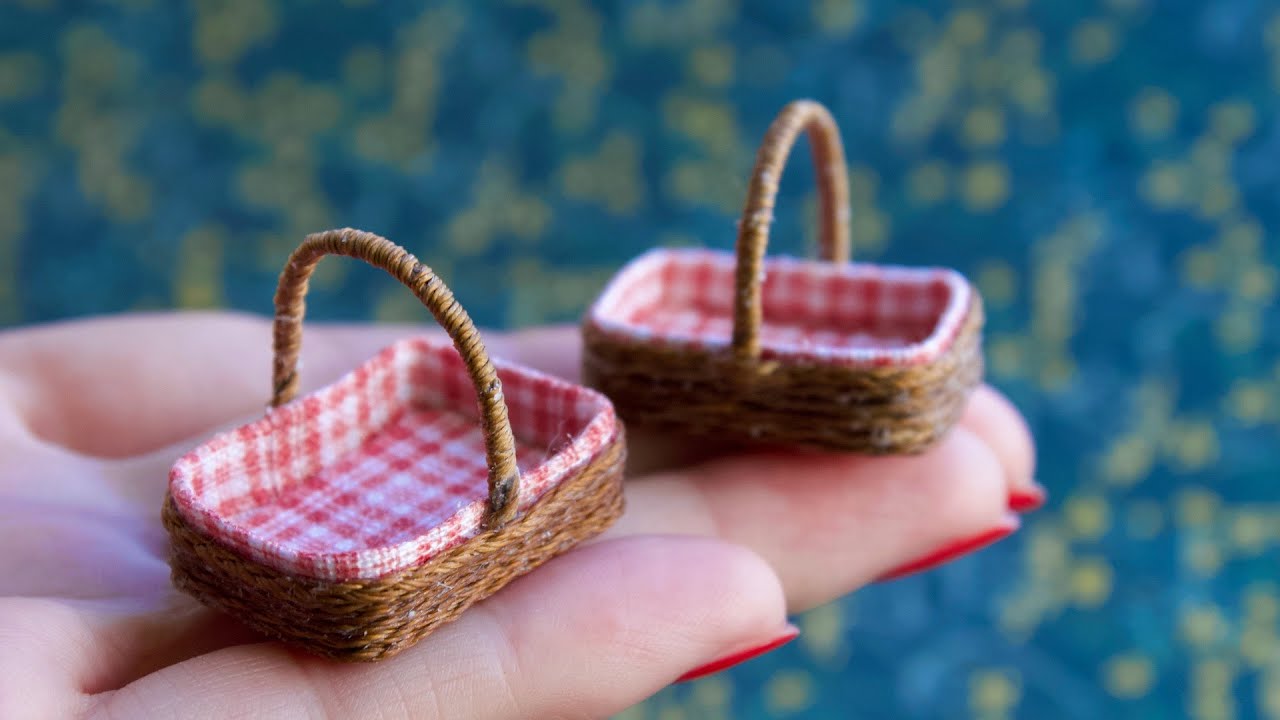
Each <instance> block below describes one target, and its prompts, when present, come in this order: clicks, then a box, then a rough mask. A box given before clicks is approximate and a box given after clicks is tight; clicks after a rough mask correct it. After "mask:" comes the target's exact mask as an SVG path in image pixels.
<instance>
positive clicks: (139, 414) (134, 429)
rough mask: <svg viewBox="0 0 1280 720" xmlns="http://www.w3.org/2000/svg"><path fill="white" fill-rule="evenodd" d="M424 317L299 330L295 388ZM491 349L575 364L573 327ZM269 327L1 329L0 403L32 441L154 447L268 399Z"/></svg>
mask: <svg viewBox="0 0 1280 720" xmlns="http://www.w3.org/2000/svg"><path fill="white" fill-rule="evenodd" d="M415 335H416V336H421V335H440V336H443V333H442V332H441V331H440V330H438V329H437V328H435V327H434V326H431V325H365V326H361V327H359V328H355V327H352V326H325V325H318V326H314V327H313V326H308V328H307V330H306V334H305V337H304V338H303V349H302V360H301V363H302V365H303V369H302V383H303V391H304V392H305V391H307V390H308V389H312V388H316V387H319V386H321V385H324V384H327V383H329V382H331V381H333V380H334V379H336V378H337V377H339V376H341V375H342V374H343V373H345V372H347V371H349V370H351V369H352V368H354V367H355V366H357V365H358V364H359V363H361V362H363V361H364V360H367V359H368V358H370V357H371V356H373V355H374V354H375V353H377V352H378V351H379V350H381V349H382V348H383V347H386V346H387V345H389V344H391V343H393V342H395V341H396V340H399V339H402V338H404V337H408V336H415ZM484 337H485V343H486V345H487V346H488V349H489V352H490V353H491V354H493V355H494V356H496V357H504V358H507V359H510V360H513V361H515V362H519V363H521V364H524V365H529V366H532V367H536V368H538V369H541V370H543V371H545V372H549V373H552V374H562V375H568V376H570V377H572V376H573V375H575V374H576V372H577V362H578V349H577V345H576V343H577V340H576V333H574V332H572V329H571V328H567V327H565V328H552V329H538V330H529V331H525V332H519V333H511V334H506V333H498V332H486V333H484ZM270 373H271V326H270V323H269V322H267V321H266V320H265V319H264V318H260V317H256V316H252V315H241V314H230V313H165V314H149V315H130V316H121V317H115V318H108V319H98V320H79V321H72V322H66V323H59V324H55V325H49V326H43V327H38V328H28V329H19V330H13V331H9V332H7V333H4V334H0V380H2V379H3V378H5V377H7V378H8V382H0V400H7V401H8V402H9V403H10V404H12V405H13V406H14V407H16V408H17V414H18V417H19V418H20V419H21V420H22V422H23V423H24V424H25V426H26V427H27V428H28V429H29V430H30V432H32V433H33V434H35V435H36V436H37V437H40V438H41V439H43V440H45V441H47V442H51V443H55V444H57V445H60V446H62V447H66V448H68V449H71V450H74V451H76V452H80V453H84V454H87V455H94V456H99V457H124V456H129V455H136V454H141V453H144V452H147V451H150V450H155V449H158V448H161V447H164V446H167V445H170V444H172V443H175V442H177V441H179V440H182V439H184V438H188V437H191V436H193V435H196V434H198V433H201V432H203V431H205V430H207V429H208V428H210V427H212V426H214V425H218V424H220V423H223V422H225V421H227V420H228V419H229V418H234V417H241V416H245V415H248V414H251V413H254V412H257V411H260V410H261V409H262V408H264V407H265V406H266V402H267V398H268V397H269V395H270V377H271V375H270Z"/></svg>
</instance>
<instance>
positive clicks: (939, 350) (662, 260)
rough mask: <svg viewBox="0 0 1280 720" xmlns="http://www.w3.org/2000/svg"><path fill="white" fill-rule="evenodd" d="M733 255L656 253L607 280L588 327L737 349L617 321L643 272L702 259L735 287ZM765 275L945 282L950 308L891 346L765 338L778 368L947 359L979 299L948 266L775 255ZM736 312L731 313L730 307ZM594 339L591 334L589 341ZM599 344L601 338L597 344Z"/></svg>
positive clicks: (673, 345) (688, 346)
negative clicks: (912, 337) (924, 331)
mask: <svg viewBox="0 0 1280 720" xmlns="http://www.w3.org/2000/svg"><path fill="white" fill-rule="evenodd" d="M736 261H737V258H736V255H735V254H734V253H733V252H726V251H722V250H716V249H711V248H655V249H652V250H648V251H646V252H644V253H642V254H640V255H638V256H636V257H635V258H633V259H632V260H631V261H629V262H628V263H627V264H626V265H624V266H623V267H622V268H621V269H620V270H619V271H618V272H617V273H616V274H614V276H613V277H612V278H611V279H610V280H609V282H608V284H607V285H606V286H605V288H604V290H603V291H602V292H601V293H600V294H599V296H597V298H596V300H595V301H594V302H593V303H592V305H591V307H590V308H589V309H588V310H587V313H586V314H585V316H584V319H583V322H584V324H585V325H587V326H588V327H590V328H591V329H593V330H595V331H597V332H598V333H599V334H601V335H603V336H604V337H605V338H607V339H608V340H609V341H612V342H616V343H622V344H635V345H659V346H662V347H665V348H668V349H672V350H685V351H691V352H713V353H716V352H725V353H729V352H731V351H732V337H731V335H725V336H724V337H715V338H708V337H704V338H692V337H687V336H679V335H666V334H662V333H655V332H653V330H652V329H651V328H647V327H645V326H643V325H640V324H637V323H633V322H628V321H624V320H620V319H619V318H618V316H617V314H616V309H617V308H620V307H622V306H623V305H625V303H623V302H622V299H621V296H622V294H623V292H624V291H625V290H626V288H627V283H628V281H630V280H633V279H634V278H635V277H637V276H640V275H641V274H642V273H649V272H653V271H654V270H657V269H660V268H661V267H662V266H663V265H664V264H670V263H677V262H701V263H707V264H711V265H714V266H716V268H717V271H722V272H725V273H726V276H727V277H728V278H729V281H730V282H732V279H733V273H734V270H735V267H736ZM764 266H765V270H766V271H768V270H769V269H774V268H779V269H785V270H787V271H790V272H799V273H804V274H808V275H812V276H813V277H814V278H815V279H828V278H833V277H834V278H842V279H847V280H849V281H850V282H858V281H867V280H879V281H881V282H884V283H886V284H890V285H892V284H898V283H913V284H914V283H920V282H923V281H942V282H943V283H945V284H946V285H947V287H948V289H949V290H950V294H949V297H948V300H947V304H946V306H945V308H944V309H943V310H942V312H940V313H939V314H938V319H937V320H936V321H935V322H934V324H933V327H932V329H931V330H930V332H929V335H928V336H927V337H925V339H924V340H921V341H917V342H913V343H908V344H906V345H903V346H901V347H894V348H830V347H828V348H823V347H811V346H800V345H795V344H780V343H770V342H765V341H763V340H762V342H761V353H760V357H761V360H768V361H770V362H778V363H781V364H805V365H809V364H815V363H817V364H826V365H836V366H843V367H849V368H853V369H857V368H886V367H887V368H893V367H902V368H909V367H915V366H920V365H927V364H929V363H932V362H935V361H937V360H938V359H939V358H940V357H942V356H943V355H945V354H946V353H947V352H948V351H949V350H950V349H951V347H952V346H953V345H954V344H955V341H956V339H957V337H958V336H959V335H960V332H961V330H962V328H963V326H964V323H965V318H966V317H967V316H968V314H969V311H970V309H971V307H972V306H973V304H974V303H975V302H976V301H977V291H976V289H975V288H973V286H972V285H971V284H970V282H969V281H968V280H967V279H966V278H965V277H964V275H962V274H961V273H959V272H957V271H955V270H953V269H951V268H946V267H934V266H906V265H897V264H880V263H864V262H849V263H831V262H826V261H821V260H809V259H805V258H798V257H793V256H789V255H770V256H767V257H766V258H765V260H764ZM729 311H730V312H732V309H731V308H730V310H729ZM588 338H589V339H590V335H589V336H588ZM596 342H599V340H596Z"/></svg>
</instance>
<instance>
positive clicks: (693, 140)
mask: <svg viewBox="0 0 1280 720" xmlns="http://www.w3.org/2000/svg"><path fill="white" fill-rule="evenodd" d="M1278 90H1280V4H1277V3H1274V2H1261V1H1257V0H1222V1H1220V2H1193V1H1190V0H1159V2H1157V0H1076V1H1073V0H1061V1H1059V2H1049V1H1047V0H1042V1H1037V0H998V1H997V0H990V1H989V2H964V1H953V0H936V1H932V2H910V3H908V2H889V1H888V0H861V1H854V2H837V1H835V0H814V1H812V2H810V1H808V0H805V1H804V2H772V3H771V2H760V1H748V0H741V1H736V0H638V1H632V2H608V3H598V4H593V3H588V2H586V1H585V0H508V1H506V2H500V3H498V2H495V3H465V2H460V1H459V2H437V3H431V4H424V3H415V2H402V1H395V2H381V3H378V2H371V1H359V2H357V1H356V0H346V1H345V2H341V3H339V2H317V1H307V0H279V1H276V2H268V1H266V0H196V1H195V2H191V3H176V2H166V1H164V0H116V1H114V2H108V1H106V0H99V1H97V2H76V1H72V0H5V1H4V2H3V4H0V325H15V324H19V323H34V322H41V321H49V320H56V319H60V318H67V317H73V316H80V315H85V314H91V313H103V312H120V311H129V310H138V309H152V308H176V307H182V308H197V307H230V308H236V309H241V310H248V311H254V312H260V313H268V312H269V311H270V298H271V293H272V289H273V284H274V280H275V276H276V273H277V272H278V270H279V268H280V266H281V264H282V263H283V261H284V259H285V256H286V254H287V253H288V251H289V250H290V249H291V248H292V247H293V246H294V244H296V243H297V242H298V241H299V240H300V239H301V237H302V236H303V235H304V234H305V233H307V232H311V231H315V230H321V229H325V228H329V227H332V226H341V225H351V226H356V227H361V228H364V229H368V230H372V231H376V232H378V233H382V234H385V235H387V236H388V237H390V238H392V239H393V240H395V241H397V242H399V243H401V244H403V245H406V246H408V247H409V248H410V249H411V250H413V251H414V252H415V253H417V254H418V255H419V256H420V257H422V258H423V259H424V260H425V261H426V262H428V263H429V264H431V265H433V266H435V267H436V269H437V270H438V271H439V272H440V273H441V274H442V275H443V276H444V277H445V278H446V280H447V281H448V282H449V284H450V285H451V286H452V287H453V288H454V289H455V290H456V291H457V294H458V295H459V296H460V298H461V300H462V301H463V303H464V304H465V305H466V306H467V307H468V308H469V309H470V310H471V312H472V314H473V315H474V316H475V317H476V318H477V320H479V321H480V322H481V323H483V324H485V325H488V326H522V325H528V324H532V323H541V322H548V321H560V320H572V319H575V318H577V317H578V315H579V314H580V313H581V312H582V311H583V309H584V308H585V306H586V304H587V303H588V302H589V301H590V299H591V298H592V297H594V295H595V294H596V292H597V291H598V290H599V289H600V287H601V286H602V284H603V283H604V281H605V280H606V279H607V278H608V277H609V276H610V275H611V274H612V273H613V272H614V271H615V270H616V269H617V268H618V267H619V266H620V265H621V264H622V263H623V262H624V261H626V260H627V259H629V258H631V257H633V256H634V255H636V254H638V253H640V252H642V251H643V250H645V249H647V248H649V247H651V246H653V245H655V244H669V245H687V244H704V245H710V246H714V247H717V248H722V249H728V248H730V247H731V245H732V242H733V238H734V221H735V219H736V217H735V216H736V213H737V212H738V210H739V207H740V204H741V202H742V199H743V195H744V192H745V189H746V177H747V173H748V171H749V169H750V165H751V160H752V155H753V152H754V150H755V144H756V143H757V142H758V140H759V138H760V136H761V135H762V134H763V132H764V129H765V127H766V126H767V124H768V123H769V121H770V119H771V118H772V116H773V114H774V113H775V112H776V111H777V110H778V109H780V108H781V107H782V105H783V104H784V103H786V102H787V101H789V100H791V99H794V98H797V97H806V96H807V97H813V98H816V99H818V100H820V101H822V102H824V103H826V104H827V105H828V106H829V107H830V108H831V109H832V111H833V112H834V114H835V115H836V117H837V119H838V121H839V122H840V124H841V129H842V132H843V137H844V141H845V144H846V149H847V152H848V155H849V158H850V163H851V165H852V167H851V177H850V181H851V188H852V192H853V201H854V219H853V222H854V238H855V251H854V252H855V256H856V257H858V258H860V259H863V260H874V261H892V262H901V263H911V264H916V263H920V264H943V265H949V266H953V267H956V268H959V269H961V270H962V271H964V272H966V273H968V274H969V275H970V277H972V278H973V279H974V280H975V281H976V282H977V283H978V284H979V285H980V287H981V289H982V290H983V292H984V293H985V296H986V298H987V301H988V304H989V310H990V324H989V333H988V357H989V362H990V375H991V380H992V382H993V383H994V384H996V385H998V386H999V387H1001V388H1002V389H1004V390H1005V391H1006V392H1008V393H1009V394H1010V395H1012V396H1013V397H1014V398H1015V400H1016V401H1017V402H1018V403H1019V405H1020V406H1021V407H1022V408H1023V409H1024V410H1025V412H1026V413H1027V415H1028V416H1029V417H1030V419H1031V420H1032V422H1033V424H1034V427H1035V430H1036V433H1037V435H1038V437H1039V440H1040V445H1041V463H1040V480H1041V481H1042V482H1043V483H1044V484H1046V485H1047V486H1048V487H1049V489H1050V491H1051V493H1052V499H1051V504H1050V506H1049V507H1048V508H1047V509H1045V510H1042V511H1041V512H1039V513H1037V514H1036V515H1033V516H1031V517H1030V518H1029V522H1028V524H1027V526H1026V527H1025V528H1024V529H1023V530H1022V532H1020V533H1019V534H1018V535H1017V536H1016V537H1014V538H1012V539H1010V540H1007V541H1005V542H1003V543H1001V544H999V545H997V546H995V547H993V548H991V549H989V550H986V551H984V552H982V553H980V554H979V555H977V556H974V557H971V558H968V559H965V560H963V561H960V562H957V563H955V564H953V565H950V566H948V567H946V568H944V569H941V570H938V571H935V572H932V573H929V574H927V575H924V576H920V577H915V578H910V579H906V580H903V581H900V582H896V583H892V584H889V585H884V586H877V587H873V588H870V589H868V590H866V591H864V592H861V593H859V594H858V595H856V596H854V597H850V598H847V599H845V600H842V601H839V602H836V603H833V604H831V605H829V606H826V607H823V608H820V609H817V610H814V611H812V612H810V613H807V614H805V615H804V616H802V617H801V618H799V620H798V623H799V624H800V626H801V627H802V628H803V630H804V634H803V636H802V637H801V639H800V640H799V641H797V642H795V643H793V644H791V645H789V646H787V647H785V648H783V649H782V650H780V651H778V652H776V653H774V654H773V655H771V656H768V657H766V658H763V659H760V660H757V661H754V662H752V663H749V664H747V665H745V666H742V667H740V668H738V669H735V670H733V671H731V672H728V673H725V674H722V675H719V676H715V677H712V678H708V679H706V680H703V681H700V682H697V683H694V684H691V685H688V686H682V687H678V688H672V689H670V690H667V691H665V692H663V693H662V694H661V695H659V696H658V697H656V698H654V699H653V700H652V701H650V702H649V703H647V704H645V705H643V706H641V707H638V708H635V709H633V710H632V711H629V712H628V713H626V714H625V717H626V718H630V719H632V720H637V719H640V718H656V719H661V720H680V719H683V718H717V717H734V718H772V717H810V718H837V717H839V718H845V717H856V718H983V719H996V718H1015V717H1016V718H1036V719H1038V720H1054V719H1057V718H1086V719H1089V720H1096V719H1097V718H1122V717H1123V718H1129V719H1131V720H1141V719H1147V718H1174V717H1190V718H1203V719H1205V720H1226V719H1231V718H1264V717H1267V718H1280V641H1278V640H1277V636H1278V635H1280V622H1278V618H1280V590H1278V585H1277V582H1276V579H1275V573H1276V568H1277V560H1278V559H1280V558H1278V557H1277V555H1278V552H1277V549H1278V547H1280V502H1278V501H1277V494H1276V482H1277V471H1278V470H1280V451H1278V450H1277V439H1278V436H1277V421H1280V363H1278V362H1277V356H1278V353H1277V350H1278V349H1280V341H1277V331H1280V314H1278V313H1277V311H1276V310H1275V309H1274V305H1273V303H1274V301H1275V296H1276V281H1277V272H1276V264H1277V262H1280V249H1278V248H1277V243H1276V242H1275V240H1274V235H1275V233H1276V232H1277V231H1280V202H1277V200H1280V103H1277V92H1278ZM806 156H807V153H804V152H801V153H797V154H796V156H795V158H794V160H793V164H792V166H791V169H790V170H789V172H788V175H787V177H786V179H785V181H784V186H783V193H782V197H781V200H780V218H779V222H778V224H777V226H776V233H775V242H774V249H775V250H776V251H778V252H785V253H789V254H800V253H804V252H806V251H807V250H808V248H809V246H810V244H811V242H812V238H813V222H812V210H813V206H814V204H815V203H814V195H813V189H814V188H813V183H812V179H811V177H809V173H810V167H809V164H808V159H807V157H806ZM312 298H313V300H312V302H311V317H313V318H316V319H330V320H333V319H369V320H422V319H423V312H422V311H421V309H420V308H419V307H418V306H417V305H416V304H415V302H414V301H413V299H412V298H411V297H410V296H409V295H408V294H407V293H405V292H403V291H402V289H401V288H399V287H398V286H396V285H395V284H394V283H391V282H389V281H388V280H387V279H386V278H385V277H382V276H380V275H378V274H376V273H374V272H372V271H369V270H366V269H365V268H362V267H357V266H356V265H355V264H353V263H339V262H331V263H326V264H324V265H322V266H321V273H320V275H319V276H318V278H317V281H316V285H315V289H314V290H313V295H312ZM832 562H833V563H838V562H840V558H838V557H833V558H832Z"/></svg>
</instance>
